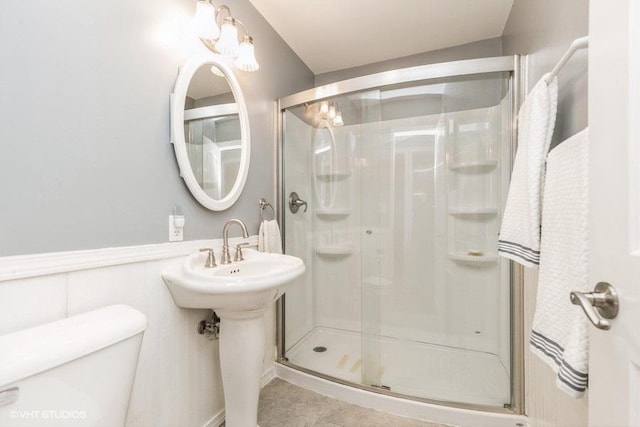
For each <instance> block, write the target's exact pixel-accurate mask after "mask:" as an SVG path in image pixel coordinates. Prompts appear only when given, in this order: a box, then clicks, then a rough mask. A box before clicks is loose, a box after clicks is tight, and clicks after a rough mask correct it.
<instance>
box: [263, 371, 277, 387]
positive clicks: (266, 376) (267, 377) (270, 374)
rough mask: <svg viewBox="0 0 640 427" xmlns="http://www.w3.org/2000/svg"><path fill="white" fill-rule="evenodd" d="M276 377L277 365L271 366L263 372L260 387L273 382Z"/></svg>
mask: <svg viewBox="0 0 640 427" xmlns="http://www.w3.org/2000/svg"><path fill="white" fill-rule="evenodd" d="M275 377H276V367H275V366H271V367H270V368H268V369H267V370H266V371H264V373H263V374H262V378H261V379H260V388H262V387H264V386H266V385H267V384H269V383H270V382H271V380H272V379H274V378H275Z"/></svg>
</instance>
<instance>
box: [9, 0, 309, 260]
mask: <svg viewBox="0 0 640 427" xmlns="http://www.w3.org/2000/svg"><path fill="white" fill-rule="evenodd" d="M225 3H226V4H228V5H229V6H230V7H231V10H232V12H233V13H234V14H235V15H237V16H238V17H239V18H240V19H242V21H243V22H244V23H245V24H246V25H247V27H248V28H249V29H250V31H251V33H252V35H253V37H254V38H255V44H256V54H257V57H258V61H259V62H260V66H261V68H260V70H259V71H258V72H256V73H243V72H240V71H238V72H237V75H238V78H239V80H240V84H241V86H242V89H243V92H244V95H245V98H246V100H247V103H248V110H249V116H250V122H251V136H252V149H251V150H252V153H251V170H250V172H249V176H248V179H247V185H246V188H245V190H244V192H243V194H242V196H241V197H240V199H239V201H238V202H237V203H236V205H235V206H233V207H232V208H231V209H229V210H227V211H224V212H211V211H208V210H206V209H204V208H202V207H201V206H200V205H199V204H198V203H197V202H196V201H195V200H194V199H193V198H192V197H191V195H190V193H189V192H188V190H187V188H186V186H185V185H184V183H183V181H182V180H181V179H180V178H179V177H178V168H177V164H176V161H175V156H174V153H173V147H172V146H171V145H170V144H169V93H170V92H171V91H172V89H173V85H174V82H175V78H176V76H177V70H178V66H179V65H180V64H181V63H183V62H184V60H185V59H186V57H187V56H188V54H189V47H191V46H194V47H195V46H197V45H196V44H194V45H190V44H189V43H188V42H187V41H185V40H188V39H187V38H186V37H184V35H183V34H184V28H185V27H186V26H187V25H188V24H189V22H190V19H191V16H192V14H193V10H194V8H195V1H193V0H158V1H156V2H153V3H145V2H131V1H128V0H111V1H108V2H86V1H79V0H65V1H62V2H50V1H45V0H35V2H34V1H31V2H23V1H21V0H5V1H3V3H2V13H1V14H0V57H1V58H2V59H3V65H4V66H3V69H2V73H1V76H0V144H1V145H0V183H2V184H1V186H0V201H1V204H2V208H0V256H6V255H18V254H29V253H40V252H51V251H66V250H79V249H90V248H102V247H112V246H128V245H140V244H151V243H160V242H166V241H167V240H168V215H169V214H170V213H171V211H172V208H173V206H174V205H177V206H179V207H180V208H181V209H182V211H183V212H184V214H185V216H186V227H185V240H194V239H204V238H219V237H221V232H222V226H223V224H224V222H225V221H226V220H227V219H229V218H232V217H239V218H241V219H243V220H245V221H246V222H247V225H248V226H249V227H250V228H251V231H252V232H254V233H255V232H256V231H257V227H258V199H259V198H260V197H266V198H267V199H269V200H271V201H274V185H273V182H274V173H275V171H274V170H273V162H272V159H273V152H274V150H273V140H274V137H273V135H274V109H275V105H274V100H275V99H277V98H279V97H282V96H285V95H289V94H291V93H294V92H298V91H301V90H304V89H308V88H310V87H312V86H313V82H314V76H313V74H312V73H311V71H310V70H309V69H308V68H307V67H306V66H305V65H304V63H302V61H301V60H300V59H299V58H298V57H297V56H296V55H295V54H294V53H293V51H292V50H291V49H290V48H289V47H288V46H287V45H286V44H285V43H284V41H283V40H282V39H281V38H280V37H279V36H278V35H277V34H276V33H275V31H274V30H273V29H272V28H271V27H270V26H269V25H268V24H267V23H266V21H265V20H264V19H263V18H262V16H261V15H260V14H258V13H257V11H256V10H255V9H254V8H253V6H251V5H250V4H249V2H248V0H226V1H225ZM198 48H199V47H198Z"/></svg>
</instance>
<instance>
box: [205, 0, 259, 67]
mask: <svg viewBox="0 0 640 427" xmlns="http://www.w3.org/2000/svg"><path fill="white" fill-rule="evenodd" d="M223 12H225V13H226V15H227V16H224V19H223V20H222V26H221V27H220V26H219V25H218V24H219V22H220V18H222V15H221V14H222V13H223ZM193 25H194V27H195V32H196V35H197V36H198V37H199V38H200V41H201V42H202V43H203V44H204V45H205V46H206V47H207V48H208V49H209V50H211V51H212V52H214V53H219V54H221V55H223V56H225V57H227V58H229V59H234V64H235V66H236V67H237V68H238V69H240V70H242V71H256V70H258V68H260V66H259V65H258V61H256V55H255V50H254V45H253V37H251V36H250V35H249V32H248V31H247V27H245V25H244V24H243V23H242V21H240V20H239V19H237V18H234V17H233V16H231V9H229V7H228V6H226V5H222V6H218V7H217V8H216V7H214V5H213V3H212V2H211V0H200V1H198V3H197V5H196V14H195V16H194V18H193ZM238 25H239V26H240V27H242V30H243V31H244V36H243V38H242V43H240V42H239V41H238Z"/></svg>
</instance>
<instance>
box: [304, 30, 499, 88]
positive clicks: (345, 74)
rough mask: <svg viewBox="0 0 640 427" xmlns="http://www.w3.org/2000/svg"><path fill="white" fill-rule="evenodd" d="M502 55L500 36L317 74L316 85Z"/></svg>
mask: <svg viewBox="0 0 640 427" xmlns="http://www.w3.org/2000/svg"><path fill="white" fill-rule="evenodd" d="M500 55H502V39H501V38H500V37H497V38H493V39H487V40H481V41H478V42H473V43H467V44H463V45H460V46H454V47H448V48H445V49H439V50H433V51H431V52H423V53H418V54H416V55H409V56H404V57H401V58H394V59H389V60H386V61H380V62H375V63H372V64H366V65H360V66H358V67H353V68H346V69H343V70H337V71H332V72H329V73H323V74H318V75H316V80H315V83H316V86H322V85H325V84H328V83H333V82H337V81H340V80H345V79H350V78H353V77H359V76H366V75H368V74H373V73H381V72H383V71H389V70H395V69H398V68H406V67H413V66H417V65H425V64H436V63H438V62H448V61H458V60H461V59H473V58H485V57H491V56H500Z"/></svg>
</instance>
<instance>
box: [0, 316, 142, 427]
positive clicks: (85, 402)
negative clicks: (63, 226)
mask: <svg viewBox="0 0 640 427" xmlns="http://www.w3.org/2000/svg"><path fill="white" fill-rule="evenodd" d="M146 327H147V319H146V317H145V316H144V314H142V313H140V312H139V311H137V310H135V309H133V308H131V307H128V306H126V305H113V306H109V307H105V308H101V309H99V310H95V311H91V312H88V313H83V314H79V315H77V316H73V317H69V318H66V319H62V320H59V321H56V322H52V323H47V324H44V325H41V326H36V327H33V328H30V329H25V330H22V331H18V332H14V333H11V334H7V335H2V336H0V426H2V427H18V426H20V427H22V426H29V427H36V426H47V427H57V426H65V427H81V426H82V427H84V426H95V427H98V426H104V427H120V426H123V425H124V422H125V417H126V414H127V407H128V404H129V396H130V394H131V387H132V385H133V379H134V376H135V372H136V366H137V363H138V354H139V352H140V344H141V342H142V335H143V333H144V330H145V329H146Z"/></svg>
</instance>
